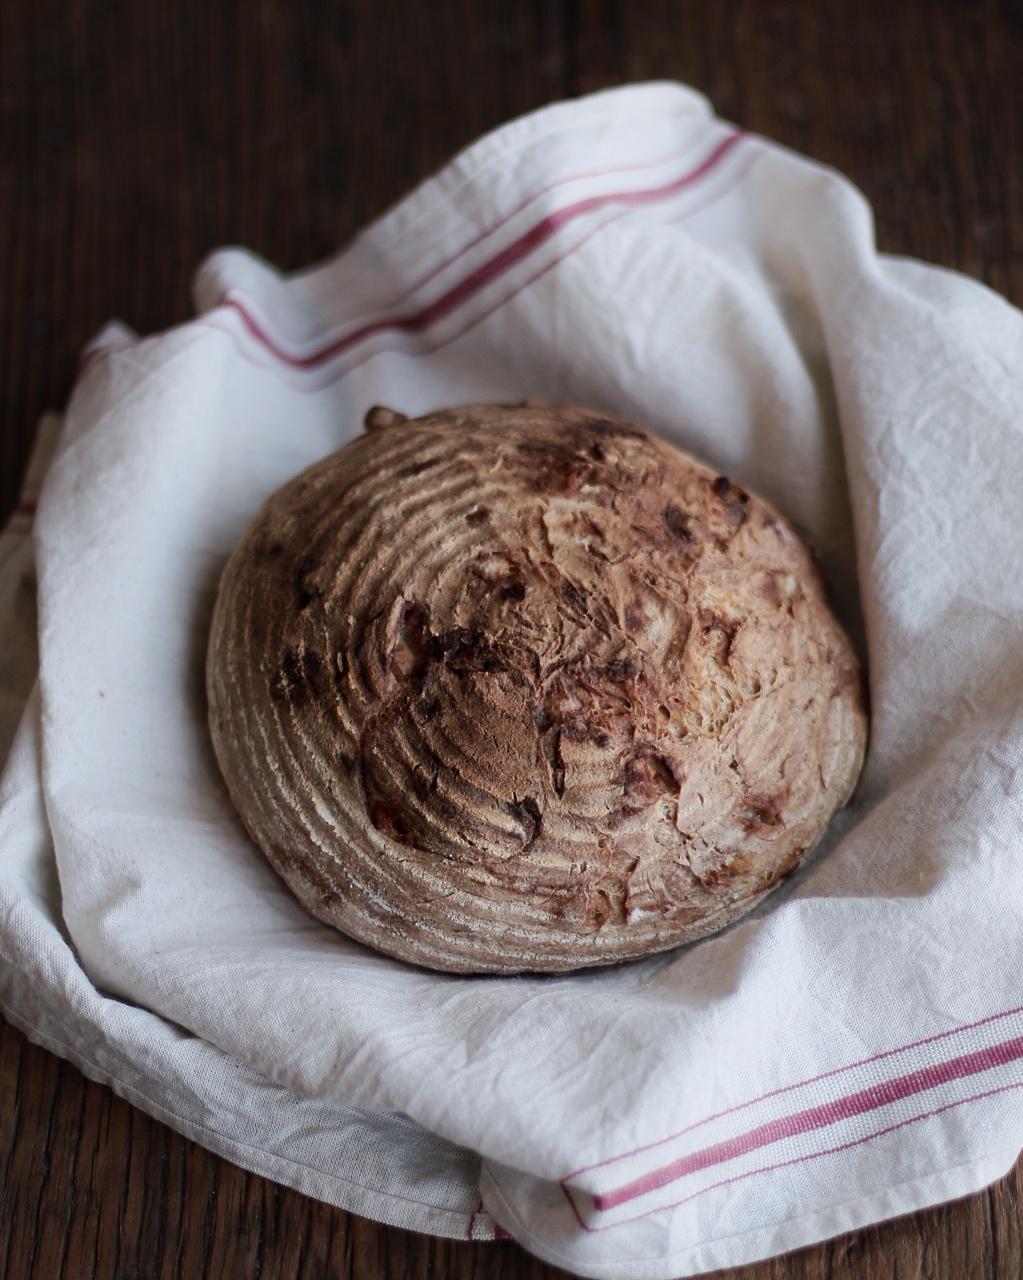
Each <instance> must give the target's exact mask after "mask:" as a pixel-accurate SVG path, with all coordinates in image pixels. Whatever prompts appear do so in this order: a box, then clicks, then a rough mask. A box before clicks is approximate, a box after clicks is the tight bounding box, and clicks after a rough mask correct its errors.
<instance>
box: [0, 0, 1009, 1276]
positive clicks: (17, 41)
mask: <svg viewBox="0 0 1023 1280" xmlns="http://www.w3.org/2000/svg"><path fill="white" fill-rule="evenodd" d="M1021 72H1023V11H1021V8H1020V5H1019V4H1018V3H1010V2H1008V0H1006V2H1005V3H1001V4H999V3H996V2H994V0H990V2H985V0H832V2H831V3H828V4H820V3H814V0H805V2H803V3H801V2H800V0H729V2H726V0H689V2H680V0H592V2H591V0H434V2H433V3H421V2H417V0H406V2H403V3H402V2H399V0H347V2H342V0H333V2H330V0H307V2H305V3H298V2H297V0H296V2H294V3H289V2H288V0H178V2H177V3H164V2H162V0H160V2H158V3H148V2H141V3H139V2H137V3H132V2H131V0H6V3H5V4H4V5H3V7H2V16H0V103H2V105H0V116H2V119H0V139H2V149H0V173H2V182H0V231H2V237H0V297H2V299H3V314H4V325H3V334H2V347H0V356H2V365H0V367H2V370H3V380H2V384H0V385H2V397H0V412H2V415H3V416H2V426H0V516H4V515H6V513H7V512H8V511H9V510H10V509H11V507H12V506H13V505H14V502H15V498H16V493H17V490H18V483H19V475H20V472H21V469H22V466H23V464H24V461H25V459H26V456H27V451H28V448H29V442H30V440H31V437H32V432H33V425H34V422H35V420H36V418H37V417H38V415H39V414H40V413H41V411H42V410H44V409H45V408H47V407H48V406H54V405H60V404H61V403H62V402H63V400H64V399H65V397H66V395H67V391H68V387H69V384H70V381H71V377H72V373H73V370H74V366H75V358H76V353H77V351H78V349H79V348H80V347H81V345H82V344H83V343H84V342H85V341H86V340H87V339H88V338H89V337H90V336H91V335H92V334H93V333H94V332H95V330H96V329H97V328H98V326H99V325H100V324H101V323H102V322H103V321H104V320H106V319H107V318H108V317H110V316H114V315H116V316H119V317H122V318H123V319H125V320H126V321H127V322H129V323H130V324H132V325H133V326H134V327H135V328H137V329H140V330H142V331H151V330H154V329H159V328H161V327H164V326H166V325H170V324H173V323H175V322H177V321H179V320H182V319H184V318H185V317H187V315H188V313H189V302H188V285H189V278H190V275H191V272H192V269H193V267H194V266H195V264H196V263H197V261H198V260H199V259H200V257H201V256H202V255H203V254H204V253H205V252H206V251H207V250H209V249H211V248H212V247H213V246H215V245H219V244H222V243H227V242H238V243H242V244H246V245H248V246H251V247H252V248H253V249H255V250H257V251H258V252H260V253H261V254H264V255H265V256H266V257H267V258H269V259H270V260H271V261H273V262H275V263H278V264H280V265H282V266H284V267H298V266H301V265H304V264H306V263H308V262H310V261H311V260H313V259H316V258H318V257H320V256H322V255H325V254H327V253H330V252H331V251H332V250H333V249H335V248H336V247H337V246H338V245H339V244H341V243H342V242H344V241H345V240H346V238H347V237H349V236H350V235H351V234H352V233H353V232H354V231H355V230H356V229H357V228H358V227H359V226H360V225H361V224H362V223H363V222H365V221H366V219H368V218H370V217H372V216H373V215H375V214H377V213H379V212H380V211H381V210H382V209H384V208H385V207H386V206H387V205H388V204H389V203H390V202H391V201H393V200H394V199H396V198H397V197H398V196H400V195H401V194H402V193H403V192H404V191H405V190H406V189H408V187H409V186H410V185H411V184H412V183H414V182H415V181H417V180H418V179H419V178H421V177H423V176H424V175H425V174H427V173H429V172H430V171H431V170H432V169H434V168H435V167H437V166H438V165H440V164H441V163H442V162H443V161H444V160H445V159H446V158H447V157H448V156H449V155H450V153H451V152H452V151H453V150H454V149H455V148H457V147H460V146H462V145H463V144H465V143H467V142H469V141H470V140H471V139H472V138H474V137H475V136H476V135H477V134H479V133H480V132H481V131H483V130H485V129H489V128H491V127H493V126H494V125H497V124H499V123H500V122H501V121H503V120H505V119H507V118H508V117H509V116H513V115H516V114H517V113H519V112H522V111H526V110H528V109H530V108H532V107H535V106H538V105H540V104H542V103H544V102H547V101H549V100H551V99H556V98H561V97H565V96H568V95H572V94H576V93H581V92H585V91H588V90H592V89H597V88H600V87H601V86H604V85H608V84H614V83H618V82H621V81H626V80H639V79H647V78H661V77H663V78H677V79H680V80H684V81H687V82H689V83H690V84H693V85H695V86H697V87H698V88H700V89H702V90H704V91H705V92H706V93H707V94H708V95H709V96H710V98H711V100H712V101H713V102H714V103H715V105H716V107H717V109H718V111H719V112H720V113H721V114H723V115H725V116H727V117H730V118H732V119H734V120H736V121H738V122H740V123H741V124H742V125H743V126H744V127H746V128H747V129H751V130H755V131H759V132H762V133H765V134H768V135H770V136H771V137H773V138H776V139H778V140H779V141H781V142H785V143H788V144H789V145H790V146H792V147H795V148H798V149H799V150H800V151H804V152H806V153H807V154H809V155H811V156H813V157H815V158H816V159H818V160H822V161H826V162H828V163H831V164H834V165H836V166H838V167H839V168H841V169H843V170H844V171H845V172H846V173H848V174H849V175H850V176H851V177H852V178H853V180H854V181H856V182H857V183H858V184H859V185H860V187H861V188H862V189H863V190H864V191H865V192H866V194H867V196H868V198H869V199H870V201H871V202H872V204H873V206H874V209H875V211H876V215H877V226H878V238H879V240H880V243H881V245H882V247H883V248H885V249H887V250H891V251H894V252H898V253H909V254H915V255H919V256H920V257H923V258H929V259H931V260H933V261H936V262H940V263H944V264H945V265H947V266H951V267H957V268H959V269H961V270H963V271H967V272H969V273H971V274H972V275H975V276H978V277H980V278H981V279H982V280H984V281H986V282H987V283H988V284H990V285H991V286H992V287H994V288H995V289H998V290H1000V291H1001V292H1003V293H1006V294H1007V295H1008V296H1009V297H1010V298H1012V299H1013V300H1014V301H1015V302H1017V303H1021V302H1023V86H1021ZM1021 376H1023V371H1021ZM0 1161H2V1175H0V1275H2V1276H4V1277H8V1280H29V1278H30V1277H31V1278H32V1280H58V1277H64V1278H66V1280H83V1278H86V1277H92V1276H96V1277H100V1278H101V1280H149V1277H171V1276H181V1277H188V1278H189V1280H192V1278H193V1277H198V1276H202V1275H209V1276H212V1277H216V1278H217V1280H230V1278H233V1277H238V1278H241V1277H253V1278H255V1277H263V1278H264V1280H278V1278H283V1277H299V1276H301V1277H309V1278H310V1280H313V1278H317V1280H318V1278H320V1277H327V1276H331V1277H348V1276H352V1277H356V1280H384V1278H385V1277H386V1278H387V1280H413V1278H416V1280H420V1278H422V1280H425V1278H426V1277H435V1278H437V1280H441V1278H444V1280H449V1278H450V1280H469V1278H470V1277H477V1276H478V1277H487V1278H488V1280H525V1278H526V1277H532V1278H534V1280H536V1278H539V1277H554V1276H556V1275H560V1274H562V1273H558V1272H555V1271H554V1270H552V1269H550V1268H547V1267H544V1266H543V1265H541V1264H540V1263H538V1262H536V1261H534V1260H533V1259H531V1258H529V1257H527V1256H526V1255H525V1254H524V1253H522V1252H521V1251H520V1250H519V1249H518V1248H517V1247H516V1246H514V1245H511V1244H494V1245H470V1244H465V1243H453V1242H448V1241H435V1240H430V1239H427V1238H425V1237H421V1236H415V1235H411V1234H409V1233H405V1232H401V1231H396V1230H391V1229H389V1228H385V1227H380V1226H377V1225H375V1224H373V1223H370V1222H366V1221H364V1220H361V1219H357V1218H354V1217H350V1216H349V1215H347V1214H344V1213H340V1212H338V1211H336V1210H333V1209H330V1208H327V1207H326V1206H324V1205H321V1204H318V1203H315V1202H314V1201H311V1200H307V1199H305V1198H304V1197H302V1196H300V1195H298V1194H297V1193H295V1192H292V1191H288V1190H284V1189H282V1188H280V1187H277V1186H275V1185H273V1184H272V1183H269V1182H266V1181H264V1180H262V1179H260V1178H257V1177H253V1176H252V1175H250V1174H247V1173H243V1172H242V1171H241V1170H239V1169H237V1168H235V1167H233V1166H232V1165H230V1164H228V1163H227V1162H226V1161H224V1160H220V1159H218V1158H216V1157H215V1156H212V1155H210V1154H208V1153H207V1152H206V1151H204V1150H202V1149H201V1148H200V1147H197V1146H194V1145H193V1144H192V1143H190V1142H186V1141H185V1140H184V1139H182V1138H180V1137H178V1136H177V1135H176V1134H174V1133H172V1132H171V1131H170V1130H169V1129H167V1128H165V1127H164V1126H162V1125H160V1124H158V1123H156V1122H155V1121H153V1120H150V1119H149V1118H148V1117H146V1116H144V1115H142V1114H141V1113H139V1112H137V1111H134V1110H133V1109H132V1108H130V1107H129V1106H128V1105H127V1104H125V1103H124V1102H121V1101H120V1100H118V1099H117V1098H115V1097H114V1096H113V1094H111V1093H110V1092H109V1091H108V1090H106V1089H104V1088H101V1087H99V1086H97V1085H94V1084H90V1083H88V1082H87V1081H86V1080H85V1079H83V1077H82V1076H81V1075H79V1074H78V1072H77V1071H75V1070H74V1069H73V1068H71V1067H69V1066H68V1065H66V1064H65V1063H62V1062H60V1061H58V1059H56V1058H54V1057H51V1056H50V1055H49V1054H47V1053H45V1052H43V1051H42V1050H40V1049H37V1048H35V1047H33V1046H30V1045H29V1044H28V1043H27V1042H26V1041H25V1040H24V1038H23V1037H22V1036H21V1035H19V1034H17V1033H16V1032H15V1031H14V1030H13V1029H11V1028H10V1027H8V1026H5V1025H0ZM1021 1210H1023V1175H1021V1173H1020V1169H1019V1167H1017V1171H1016V1173H1015V1175H1014V1176H1012V1177H1011V1178H1009V1179H1008V1180H1006V1181H1005V1182H1004V1183H1002V1184H1001V1185H999V1186H997V1187H995V1188H993V1189H992V1190H991V1191H989V1192H987V1193H985V1194H983V1195H978V1196H974V1197H973V1198H971V1199H969V1200H967V1201H964V1202H961V1203H958V1204H954V1205H949V1206H945V1207H943V1208H939V1209H934V1210H931V1211H928V1212H925V1213H919V1214H915V1215H913V1216H912V1217H910V1218H906V1219H903V1220H901V1221H898V1222H895V1223H892V1224H889V1225H887V1226H882V1227H877V1228H873V1229H871V1230H868V1231H862V1232H859V1233H857V1234H856V1235H854V1236H848V1237H845V1238H843V1239H840V1240H837V1241H834V1242H832V1243H830V1244H827V1245H823V1246H821V1247H819V1248H814V1249H807V1250H804V1251H802V1252H801V1253H799V1254H797V1255H794V1256H792V1257H789V1258H787V1259H782V1260H778V1261H775V1262H770V1263H765V1264H762V1265H760V1266H756V1267H748V1268H744V1269H742V1270H740V1271H735V1272H730V1273H729V1275H730V1276H732V1277H733V1280H738V1278H739V1277H743V1280H753V1278H754V1277H756V1278H757V1280H768V1277H771V1278H773V1280H781V1278H782V1277H785V1278H786V1280H795V1278H796V1277H814V1278H819V1277H834V1278H836V1280H837V1278H838V1277H856V1278H861V1277H862V1278H866V1280H880V1278H881V1277H888V1278H891V1280H895V1277H899V1280H917V1278H920V1280H922V1278H923V1277H934V1278H940V1280H996V1278H997V1280H1009V1277H1016V1278H1018V1277H1020V1276H1023V1242H1021V1228H1020V1218H1021Z"/></svg>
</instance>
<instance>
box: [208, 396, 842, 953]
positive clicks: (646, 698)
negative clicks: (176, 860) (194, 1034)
mask: <svg viewBox="0 0 1023 1280" xmlns="http://www.w3.org/2000/svg"><path fill="white" fill-rule="evenodd" d="M208 686H209V699H210V723H211V728H212V734H213V741H214V745H215V748H216V752H217V758H218V760H219V762H220V767H221V769H222V771H223V774H224V777H225V779H226V781H227V785H228V787H229V790H230V793H231V796H232V798H233V801H234V804H235V806H236V807H237V809H238V812H239V814H240V815H241V818H242V820H243V822H244V824H245V826H246V828H247V829H248V831H249V833H250V835H251V836H252V838H253V839H254V840H255V842H256V843H257V844H258V845H259V847H260V848H261V849H262V850H263V852H264V853H265V855H266V856H267V858H268V859H269V860H270V862H271V863H272V865H273V866H274V868H275V869H276V871H277V872H278V873H279V874H280V876H281V877H282V878H283V879H284V881H285V882H286V883H287V884H288V886H289V887H290V888H291V890H292V892H293V893H294V894H295V895H296V897H297V898H298V899H299V900H300V902H302V904H303V905H304V906H305V907H306V908H307V909H308V910H309V911H310V912H312V914H313V915H315V916H317V917H318V918H319V919H321V920H323V921H326V922H327V923H328V924H331V925H334V926H336V927H337V928H338V929H340V930H342V931H343V932H344V933H346V934H348V935H350V936H351V937H353V938H356V939H358V940H359V941H361V942H364V943H367V944H369V945H370V946H372V947H376V948H378V949H379V950H381V951H384V952H388V953H390V954H391V955H393V956H398V957H401V958H402V959H405V960H411V961H415V962H416V963H418V964H422V965H427V966H429V967H431V968H434V969H443V970H450V971H455V972H474V973H483V972H495V973H511V972H516V971H521V970H539V971H552V972H553V971H563V970H569V969H576V968H581V967H583V966H587V965H598V964H608V963H610V962H612V961H617V960H624V959H627V958H630V957H634V956H640V955H643V954H645V953H648V952H653V951H659V950H663V949H665V948H667V947H673V946H677V945H678V944H679V943H683V942H689V941H691V940H692V939H694V938H699V937H701V936H702V935H705V934H707V933H711V932H713V931H714V930H717V929H720V928H722V927H723V926H724V925H725V924H727V923H729V922H730V921H732V920H734V919H735V918H736V917H737V916H739V915H741V914H743V912H745V911H748V910H749V909H750V908H751V907H753V906H754V905H755V904H756V903H757V901H758V900H759V899H760V898H761V896H762V895H763V894H764V893H765V892H767V891H768V890H769V889H771V888H772V887H773V886H775V885H777V884H778V882H779V881H780V880H781V879H782V878H783V877H784V876H787V875H788V874H789V873H790V872H791V871H793V870H794V869H795V867H796V866H798V864H799V863H800V861H801V860H802V859H803V857H804V856H805V855H806V853H807V851H808V850H809V849H810V848H811V847H812V845H813V844H814V842H815V841H816V840H817V839H818V837H819V836H820V835H821V833H822V832H823V830H824V828H825V826H826V825H827V823H828V821H829V819H830V818H831V816H832V814H833V813H834V812H835V810H836V809H838V808H839V807H840V806H841V805H843V804H844V803H845V802H846V801H847V799H848V798H849V795H850V793H851V791H852V789H853V786H854V784H855V782H856V777H857V775H858V773H859V770H860V766H861V763H862V759H863V751H864V743H865V739H866V729H867V721H866V714H865V709H864V702H863V694H862V685H861V678H860V670H859V667H858V664H857V661H856V658H855V656H854V654H853V652H852V650H851V648H850V646H849V643H848V641H847V639H846V637H845V636H844V634H843V633H842V631H841V629H840V628H839V626H838V624H837V623H836V622H835V620H834V618H833V617H832V615H831V613H830V611H829V609H828V606H827V603H826V600H825V595H824V588H823V584H822V582H821V578H820V575H819V572H818V570H817V568H816V566H815V563H814V561H813V559H812V558H811V555H810V553H809V551H808V549H807V547H806V546H805V544H804V543H803V542H802V541H801V540H800V538H799V537H798V536H797V535H796V534H795V533H794V532H793V530H792V528H791V527H790V526H789V525H788V524H787V523H786V522H785V521H784V519H782V517H781V516H779V515H778V513H777V512H776V511H774V510H773V509H772V508H771V507H770V506H768V505H767V503H765V502H763V501H761V500H760V499H759V498H757V497H756V496H754V495H752V494H750V493H748V492H747V491H746V490H744V489H742V488H740V487H739V485H737V484H735V483H732V482H731V481H729V480H728V479H726V478H725V477H723V476H719V475H716V474H715V473H714V472H712V471H709V470H708V469H707V468H706V467H704V466H701V465H700V464H699V463H697V462H695V461H694V460H693V459H692V458H689V457H687V456H686V455H684V454H682V453H680V452H679V451H678V450H676V449H674V448H672V447H671V446H669V445H667V444H666V443H664V442H663V441H661V440H658V439H657V438H655V437H654V436H651V435H650V434H648V433H647V432H646V431H644V430H642V429H641V428H639V427H637V426H634V425H632V424H631V423H626V422H620V421H616V420H614V419H611V418H608V417H605V416H602V415H600V414H597V413H594V412H590V411H588V410H585V409H581V408H577V407H574V406H565V405H547V404H540V403H534V402H530V403H527V404H524V405H466V406H463V407H461V408H455V409H447V410H444V411H442V412H438V413H434V414H430V415H428V416H426V417H424V418H419V419H416V420H415V421H407V420H405V419H404V418H403V417H402V416H401V415H400V414H396V413H392V412H390V411H388V410H382V409H376V410H372V411H371V412H370V414H369V415H368V417H367V433H366V434H365V435H363V436H361V437H360V438H359V439H357V440H355V441H354V442H352V443H351V444H349V445H347V446H346V447H345V448H343V449H341V450H340V451H339V452H337V453H335V454H333V455H331V456H330V457H328V458H325V459H324V460H323V461H322V462H319V463H317V464H316V465H315V466H312V467H310V468H309V469H308V470H307V471H305V472H303V473H302V474H301V475H299V476H297V477H296V478H295V479H293V480H291V481H290V482H289V483H288V484H286V485H285V486H284V487H283V488H282V489H280V490H278V492H277V493H275V494H274V495H273V496H272V497H271V498H270V499H269V500H268V501H267V502H266V504H265V505H264V506H263V508H262V510H261V511H260V512H259V514H258V516H257V518H256V520H255V522H254V523H253V525H252V527H251V528H250V529H249V531H248V533H247V534H246V536H245V538H244V539H243V541H242V543H241V545H240V546H239V547H238V549H237V550H236V551H235V553H234V555H233V556H232V557H231V559H230V561H229V563H228V565H227V568H226V570H225V572H224V576H223V580H222V582H221V586H220V593H219V597H218V600H217V605H216V611H215V616H214V621H213V630H212V635H211V641H210V650H209V666H208Z"/></svg>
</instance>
